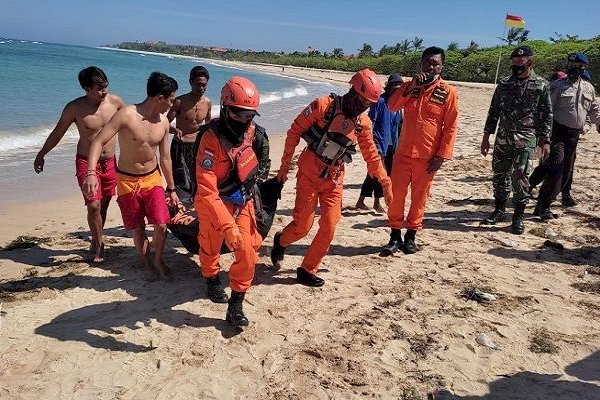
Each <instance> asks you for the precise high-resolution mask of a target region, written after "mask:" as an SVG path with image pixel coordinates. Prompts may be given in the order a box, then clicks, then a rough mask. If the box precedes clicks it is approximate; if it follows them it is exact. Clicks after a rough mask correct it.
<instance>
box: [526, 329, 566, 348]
mask: <svg viewBox="0 0 600 400" xmlns="http://www.w3.org/2000/svg"><path fill="white" fill-rule="evenodd" d="M529 350H531V351H532V352H534V353H538V354H539V353H548V354H553V353H558V350H559V347H558V346H557V345H555V344H554V342H553V338H552V335H550V332H548V330H547V329H546V328H539V329H536V330H534V331H533V334H532V335H531V338H530V344H529Z"/></svg>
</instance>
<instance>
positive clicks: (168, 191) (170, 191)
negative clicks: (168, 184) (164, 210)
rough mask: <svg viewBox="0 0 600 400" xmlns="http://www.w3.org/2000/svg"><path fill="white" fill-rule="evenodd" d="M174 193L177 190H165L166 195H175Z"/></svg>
mask: <svg viewBox="0 0 600 400" xmlns="http://www.w3.org/2000/svg"><path fill="white" fill-rule="evenodd" d="M174 191H175V189H171V188H166V189H165V193H167V194H171V193H173V192H174Z"/></svg>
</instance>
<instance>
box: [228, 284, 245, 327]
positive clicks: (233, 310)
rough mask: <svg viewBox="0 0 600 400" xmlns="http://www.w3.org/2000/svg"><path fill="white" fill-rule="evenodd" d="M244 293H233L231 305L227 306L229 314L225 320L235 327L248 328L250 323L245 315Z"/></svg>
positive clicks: (230, 300)
mask: <svg viewBox="0 0 600 400" xmlns="http://www.w3.org/2000/svg"><path fill="white" fill-rule="evenodd" d="M245 295H246V293H244V292H236V291H235V290H232V291H231V298H230V299H229V305H228V306H227V314H225V320H226V321H227V322H229V323H230V324H231V325H234V326H238V327H240V326H248V324H249V323H250V322H249V321H248V318H246V316H245V315H244V310H243V305H242V303H243V302H244V296H245Z"/></svg>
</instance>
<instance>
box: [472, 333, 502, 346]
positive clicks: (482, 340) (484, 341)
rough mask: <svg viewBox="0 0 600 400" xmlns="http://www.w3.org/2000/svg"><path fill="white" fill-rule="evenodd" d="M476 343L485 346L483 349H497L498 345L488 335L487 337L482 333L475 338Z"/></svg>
mask: <svg viewBox="0 0 600 400" xmlns="http://www.w3.org/2000/svg"><path fill="white" fill-rule="evenodd" d="M475 341H476V342H477V343H478V344H479V345H481V346H483V347H487V348H488V349H493V350H495V349H497V348H498V345H497V344H496V343H495V342H494V341H493V340H492V339H490V338H489V336H488V335H486V334H485V333H480V334H479V335H477V337H476V338H475Z"/></svg>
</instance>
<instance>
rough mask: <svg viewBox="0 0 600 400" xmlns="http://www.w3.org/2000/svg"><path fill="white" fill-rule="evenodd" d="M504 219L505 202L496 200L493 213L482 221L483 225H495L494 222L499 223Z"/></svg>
mask: <svg viewBox="0 0 600 400" xmlns="http://www.w3.org/2000/svg"><path fill="white" fill-rule="evenodd" d="M505 219H506V200H505V199H496V201H495V207H494V211H493V212H492V213H491V214H490V215H489V217H487V218H485V219H484V220H483V223H484V224H487V225H496V222H501V221H504V220H505Z"/></svg>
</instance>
